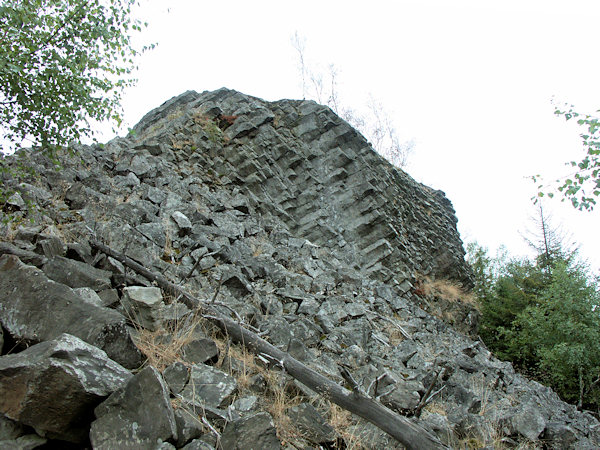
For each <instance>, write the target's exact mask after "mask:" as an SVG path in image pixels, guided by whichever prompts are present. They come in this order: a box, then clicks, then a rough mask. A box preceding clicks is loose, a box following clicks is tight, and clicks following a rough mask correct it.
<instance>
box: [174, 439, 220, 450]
mask: <svg viewBox="0 0 600 450" xmlns="http://www.w3.org/2000/svg"><path fill="white" fill-rule="evenodd" d="M181 448H182V449H185V450H215V447H213V446H212V445H210V444H209V443H208V442H205V441H203V440H200V439H194V440H193V441H192V442H190V443H189V444H187V445H186V446H185V447H181Z"/></svg>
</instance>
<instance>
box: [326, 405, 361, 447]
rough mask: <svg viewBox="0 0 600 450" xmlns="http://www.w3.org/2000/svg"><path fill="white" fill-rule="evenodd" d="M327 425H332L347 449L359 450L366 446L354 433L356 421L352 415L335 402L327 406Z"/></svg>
mask: <svg viewBox="0 0 600 450" xmlns="http://www.w3.org/2000/svg"><path fill="white" fill-rule="evenodd" d="M327 419H328V422H329V425H331V426H332V427H333V429H334V430H335V431H336V433H337V434H338V435H339V436H340V437H341V438H342V439H343V440H344V445H345V447H344V448H346V449H347V450H360V449H364V448H368V447H367V446H365V445H364V444H363V443H362V441H361V438H360V436H357V435H356V434H354V429H355V427H354V426H353V425H355V423H356V421H355V420H354V419H353V417H352V413H350V411H346V410H345V409H343V408H340V407H339V406H338V405H336V404H335V403H330V406H329V416H328V418H327Z"/></svg>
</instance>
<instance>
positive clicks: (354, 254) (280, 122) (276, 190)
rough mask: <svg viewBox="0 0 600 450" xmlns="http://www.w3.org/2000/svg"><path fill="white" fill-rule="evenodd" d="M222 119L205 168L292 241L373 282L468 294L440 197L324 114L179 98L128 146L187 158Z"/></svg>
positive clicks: (450, 214) (231, 98) (223, 95)
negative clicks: (330, 255) (415, 278)
mask: <svg viewBox="0 0 600 450" xmlns="http://www.w3.org/2000/svg"><path fill="white" fill-rule="evenodd" d="M222 115H227V116H229V117H235V120H234V121H233V123H232V124H231V125H230V126H228V127H227V128H225V129H224V130H223V131H222V134H219V136H217V138H220V139H223V141H224V144H225V145H223V146H221V148H219V149H218V151H216V152H215V153H214V154H212V155H210V156H211V158H210V162H208V163H209V164H210V166H211V168H212V170H213V171H214V172H216V173H217V174H218V175H219V176H220V177H221V178H223V177H227V178H228V179H229V180H230V181H231V183H233V184H235V185H238V186H240V189H241V190H242V192H243V193H244V194H245V195H247V196H249V197H250V198H252V200H253V203H254V206H256V207H257V208H258V209H259V210H264V211H265V212H269V213H272V214H274V215H276V216H277V217H278V218H280V219H281V220H282V221H283V222H284V223H285V224H286V225H287V226H288V227H289V230H290V232H292V233H293V234H294V235H296V236H298V237H304V238H306V239H308V240H310V241H311V242H313V243H315V244H318V245H323V246H326V247H328V248H329V249H330V250H331V251H335V252H336V253H337V254H338V255H339V256H340V258H341V259H343V260H344V261H346V262H347V263H348V264H349V265H352V266H353V267H355V268H357V269H359V270H362V271H364V272H366V273H368V274H369V275H371V276H374V277H376V278H378V279H382V280H389V279H391V278H394V277H396V278H398V277H402V276H404V277H411V276H412V275H414V273H415V272H418V273H420V274H422V275H431V276H434V277H436V278H449V279H452V280H456V281H459V282H461V283H463V284H464V285H465V286H466V287H470V286H471V278H470V276H471V275H470V270H469V268H468V266H467V265H466V264H465V263H464V250H463V247H462V242H461V240H460V237H459V235H458V232H457V230H456V221H457V220H456V216H455V213H454V210H453V208H452V205H451V203H450V202H449V201H448V199H447V198H446V197H445V195H444V194H443V193H442V192H441V191H435V190H433V189H431V188H428V187H427V186H424V185H422V184H420V183H417V182H416V181H414V180H413V179H412V178H411V177H410V176H409V175H408V174H406V173H405V172H404V171H402V170H400V169H397V168H394V167H393V166H392V165H391V164H389V163H388V162H386V161H385V160H384V159H382V158H381V157H380V156H379V155H377V154H376V153H375V152H374V151H373V149H372V147H371V146H370V144H369V143H368V142H367V141H366V140H365V139H364V137H363V136H362V135H360V134H359V133H358V132H357V131H356V130H354V129H353V128H352V127H351V126H350V125H348V124H347V123H346V122H345V121H343V120H342V119H340V118H339V117H338V116H336V115H335V114H334V113H333V112H332V111H331V110H330V109H329V108H327V107H325V106H321V105H318V104H316V103H314V102H311V101H290V100H283V101H279V102H272V103H269V102H265V101H263V100H260V99H257V98H253V97H249V96H246V95H243V94H241V93H239V92H236V91H232V90H228V89H221V90H218V91H215V92H206V93H203V94H197V93H194V92H186V93H185V94H183V95H181V96H179V97H176V98H174V99H172V100H170V101H169V102H166V103H165V104H164V105H162V106H161V107H160V108H158V109H156V110H154V111H152V112H150V113H149V114H147V115H146V116H145V117H144V118H143V119H142V121H141V122H140V123H139V124H138V125H137V126H136V127H135V129H134V130H135V139H136V141H137V142H138V145H139V148H140V150H141V151H143V150H144V149H146V150H148V151H150V149H152V148H154V147H156V144H154V145H153V143H155V142H165V141H167V142H168V141H169V140H171V141H173V142H174V143H180V145H181V146H182V147H183V148H182V150H188V151H189V149H191V148H194V147H196V148H198V147H202V146H204V145H205V144H206V142H205V141H203V140H202V138H203V137H204V135H205V130H203V128H202V122H201V121H202V120H205V119H201V118H202V117H208V118H210V119H214V118H218V117H220V116H222ZM172 121H176V124H173V123H172ZM194 122H198V123H199V124H198V123H197V124H196V127H194ZM213 150H214V149H213ZM136 158H138V160H139V157H138V156H135V157H134V158H133V160H132V165H133V164H134V162H135V160H136ZM399 281H400V282H401V281H403V280H402V279H400V280H399Z"/></svg>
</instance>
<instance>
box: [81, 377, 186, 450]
mask: <svg viewBox="0 0 600 450" xmlns="http://www.w3.org/2000/svg"><path fill="white" fill-rule="evenodd" d="M94 413H95V415H96V418H97V419H96V420H95V421H94V422H92V425H91V430H90V441H91V443H92V447H93V448H94V449H107V450H108V449H115V448H119V449H139V448H152V447H153V446H154V445H157V444H158V443H159V442H160V441H168V440H174V441H175V440H177V427H176V423H175V415H174V412H173V408H172V406H171V402H170V400H169V391H168V388H167V386H166V384H165V382H164V381H163V379H162V377H161V375H160V373H159V372H158V371H157V370H156V369H155V368H153V367H146V368H145V369H144V370H142V371H141V372H139V373H138V374H137V375H135V376H134V377H133V378H131V379H130V380H129V381H128V382H127V383H126V384H125V385H124V386H123V387H121V388H120V389H119V390H117V391H116V392H114V393H113V394H111V396H110V397H108V398H107V399H106V400H105V401H104V402H103V403H101V404H100V405H98V407H97V408H96V409H95V410H94Z"/></svg>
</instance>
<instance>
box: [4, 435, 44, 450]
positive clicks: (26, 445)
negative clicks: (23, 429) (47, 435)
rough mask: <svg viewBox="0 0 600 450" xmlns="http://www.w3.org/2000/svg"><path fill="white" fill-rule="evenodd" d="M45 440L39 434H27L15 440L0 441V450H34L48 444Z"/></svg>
mask: <svg viewBox="0 0 600 450" xmlns="http://www.w3.org/2000/svg"><path fill="white" fill-rule="evenodd" d="M46 442H47V439H44V438H43V437H41V436H38V435H37V434H26V435H24V436H20V437H18V438H16V439H13V440H6V441H0V450H33V449H34V448H40V447H42V446H43V445H44V444H46Z"/></svg>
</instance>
